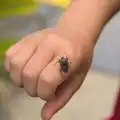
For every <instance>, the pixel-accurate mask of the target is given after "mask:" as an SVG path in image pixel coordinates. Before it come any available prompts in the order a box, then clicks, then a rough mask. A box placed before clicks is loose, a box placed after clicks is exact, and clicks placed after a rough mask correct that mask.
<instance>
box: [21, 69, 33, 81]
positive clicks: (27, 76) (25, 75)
mask: <svg viewBox="0 0 120 120" xmlns="http://www.w3.org/2000/svg"><path fill="white" fill-rule="evenodd" d="M22 77H23V79H30V80H32V79H34V76H33V75H32V73H31V71H30V70H28V69H24V70H23V73H22Z"/></svg>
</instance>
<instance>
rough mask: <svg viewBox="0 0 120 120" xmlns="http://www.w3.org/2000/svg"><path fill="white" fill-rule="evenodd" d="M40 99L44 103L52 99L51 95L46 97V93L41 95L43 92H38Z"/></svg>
mask: <svg viewBox="0 0 120 120" xmlns="http://www.w3.org/2000/svg"><path fill="white" fill-rule="evenodd" d="M38 97H39V98H40V99H42V100H44V101H48V100H50V99H51V98H50V95H49V94H48V95H45V94H44V93H41V92H38Z"/></svg>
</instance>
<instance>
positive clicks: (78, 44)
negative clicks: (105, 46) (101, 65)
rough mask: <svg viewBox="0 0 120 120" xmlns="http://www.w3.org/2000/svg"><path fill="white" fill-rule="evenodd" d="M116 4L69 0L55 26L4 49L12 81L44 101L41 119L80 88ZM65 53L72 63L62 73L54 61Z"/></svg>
mask: <svg viewBox="0 0 120 120" xmlns="http://www.w3.org/2000/svg"><path fill="white" fill-rule="evenodd" d="M119 8H120V0H91V1H90V0H72V2H71V4H70V6H69V7H68V9H66V11H65V13H64V15H63V16H62V17H61V18H60V20H59V21H58V23H57V25H56V26H55V27H54V28H52V29H45V30H42V31H37V32H35V33H33V34H30V35H28V36H26V37H24V38H23V39H22V40H20V41H19V42H18V43H16V44H15V45H13V46H11V47H10V48H9V49H8V50H7V51H6V53H5V62H4V66H5V69H6V71H8V72H10V76H11V79H12V81H13V83H14V84H16V85H18V86H19V87H24V89H25V90H26V91H27V93H28V94H29V95H30V96H33V97H39V98H41V99H42V100H45V101H46V104H45V105H44V107H43V109H42V112H41V117H42V119H43V120H50V119H51V118H52V116H53V115H54V114H55V113H56V112H57V111H59V110H60V109H61V108H62V107H64V105H65V104H66V103H67V102H68V101H69V100H70V98H71V97H72V96H73V95H74V93H75V92H76V91H77V90H78V89H79V88H80V86H81V84H82V82H83V81H84V79H85V76H86V74H87V73H88V71H89V68H90V65H91V61H92V56H93V50H94V46H95V43H96V41H97V38H98V36H99V35H100V32H101V30H102V29H103V27H104V25H105V24H106V22H107V21H108V20H109V19H110V18H111V17H112V16H113V15H114V14H115V13H116V12H117V11H118V10H119ZM64 53H66V55H67V58H68V60H69V61H70V62H71V64H70V68H69V71H68V73H66V74H64V76H61V73H60V65H59V64H55V62H56V61H57V60H58V57H59V56H64ZM78 76H79V79H76V78H77V77H78Z"/></svg>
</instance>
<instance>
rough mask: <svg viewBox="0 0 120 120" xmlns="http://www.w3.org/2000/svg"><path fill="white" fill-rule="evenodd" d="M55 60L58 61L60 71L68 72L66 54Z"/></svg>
mask: <svg viewBox="0 0 120 120" xmlns="http://www.w3.org/2000/svg"><path fill="white" fill-rule="evenodd" d="M57 62H59V63H60V72H64V73H68V70H69V63H70V62H69V61H68V58H67V56H65V57H64V56H62V57H60V58H59V59H58V61H57Z"/></svg>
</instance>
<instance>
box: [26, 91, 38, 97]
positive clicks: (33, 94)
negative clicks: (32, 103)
mask: <svg viewBox="0 0 120 120" xmlns="http://www.w3.org/2000/svg"><path fill="white" fill-rule="evenodd" d="M26 92H27V94H28V95H29V96H31V97H37V95H36V93H35V92H30V91H29V90H26Z"/></svg>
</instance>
